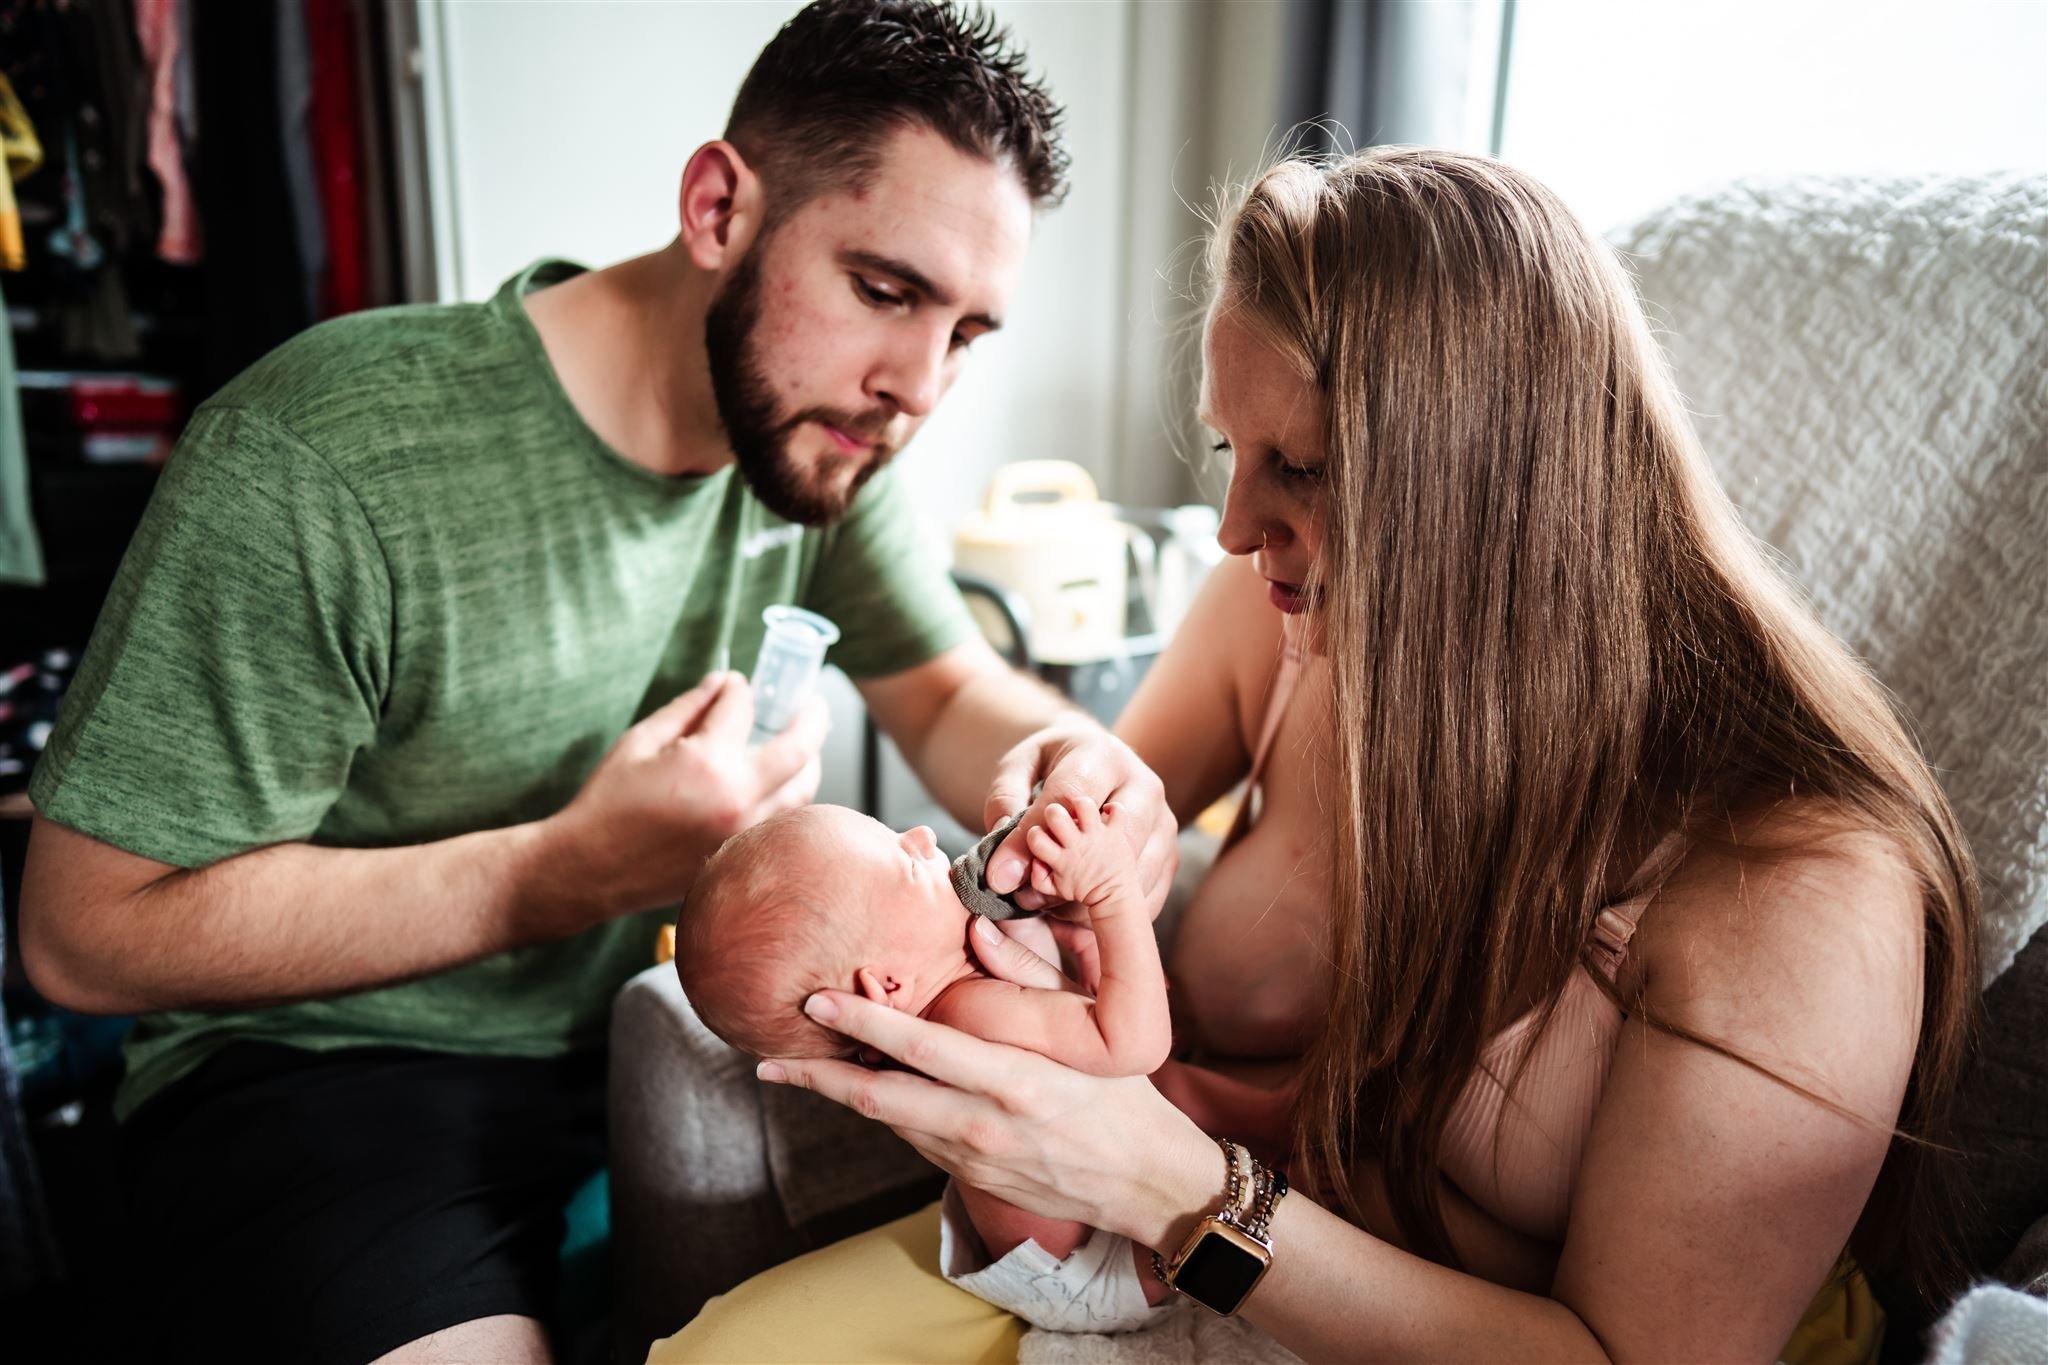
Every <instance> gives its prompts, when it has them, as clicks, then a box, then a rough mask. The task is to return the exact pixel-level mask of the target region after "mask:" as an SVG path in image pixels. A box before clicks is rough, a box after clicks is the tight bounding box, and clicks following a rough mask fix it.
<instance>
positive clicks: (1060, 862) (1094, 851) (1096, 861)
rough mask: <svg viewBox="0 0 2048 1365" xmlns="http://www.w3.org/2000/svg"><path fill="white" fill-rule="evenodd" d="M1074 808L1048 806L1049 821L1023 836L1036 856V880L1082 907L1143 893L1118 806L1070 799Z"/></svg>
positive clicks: (1043, 888)
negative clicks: (1121, 823)
mask: <svg viewBox="0 0 2048 1365" xmlns="http://www.w3.org/2000/svg"><path fill="white" fill-rule="evenodd" d="M1071 804H1072V806H1073V810H1072V812H1071V813H1069V811H1068V809H1067V805H1065V804H1061V803H1058V802H1055V803H1053V804H1052V805H1049V806H1047V807H1046V808H1045V823H1044V824H1042V825H1039V826H1037V827H1035V828H1033V829H1031V830H1030V831H1028V832H1027V833H1026V834H1025V836H1024V841H1025V843H1026V844H1027V845H1028V846H1029V847H1030V849H1031V856H1032V857H1033V858H1035V859H1037V862H1036V863H1034V864H1033V866H1032V869H1031V884H1032V886H1034V887H1035V888H1037V890H1038V891H1039V892H1041V893H1042V894H1044V895H1048V896H1057V897H1059V898H1060V899H1061V900H1066V901H1072V902H1074V903H1076V904H1078V905H1086V906H1090V907H1096V906H1100V905H1102V904H1104V903H1105V902H1107V901H1110V900H1115V899H1118V898H1128V899H1135V898H1136V897H1137V894H1138V879H1137V873H1138V864H1137V859H1136V857H1135V855H1133V854H1132V852H1131V847H1130V844H1129V843H1128V842H1127V841H1126V840H1125V838H1124V836H1123V833H1122V832H1121V830H1120V829H1119V828H1118V825H1117V820H1118V814H1117V808H1116V807H1115V806H1113V805H1110V806H1104V807H1102V808H1101V809H1100V810H1097V809H1096V807H1095V803H1094V802H1093V801H1090V800H1089V799H1088V798H1087V797H1085V796H1083V797H1074V798H1072V799H1071Z"/></svg>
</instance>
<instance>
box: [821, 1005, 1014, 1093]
mask: <svg viewBox="0 0 2048 1365" xmlns="http://www.w3.org/2000/svg"><path fill="white" fill-rule="evenodd" d="M804 1013H805V1014H808V1015H810V1016H811V1018H813V1019H815V1020H817V1021H818V1022H819V1023H821V1024H823V1025H824V1026H825V1027H826V1028H829V1029H833V1030H835V1031H837V1032H839V1033H843V1034H845V1035H846V1036H847V1037H849V1038H851V1039H853V1040H854V1041H855V1042H857V1043H866V1044H868V1045H869V1046H870V1047H875V1048H879V1049H880V1050H881V1051H882V1053H883V1054H884V1055H886V1056H889V1057H893V1058H895V1059H896V1060H897V1061H899V1062H901V1063H902V1064H903V1065H905V1066H907V1067H909V1068H911V1069H912V1070H913V1071H921V1072H923V1073H924V1074H925V1075H927V1076H930V1077H931V1078H932V1079H933V1080H936V1081H944V1082H946V1083H947V1084H948V1085H955V1086H958V1087H960V1088H961V1089H962V1090H967V1091H972V1092H974V1093H976V1094H980V1093H983V1092H987V1091H990V1090H992V1089H994V1088H996V1087H998V1086H1000V1085H1001V1083H1002V1080H1003V1077H1005V1076H1006V1075H1008V1074H1009V1073H1010V1072H1012V1071H1014V1070H1015V1069H1016V1059H1017V1058H1018V1057H1020V1056H1030V1055H1031V1054H1029V1053H1021V1052H1019V1051H1018V1050H1017V1049H1016V1048H1010V1047H999V1046H997V1045H996V1044H994V1043H986V1042H983V1041H982V1040H981V1039H979V1038H976V1037H974V1036H973V1035H972V1034H968V1033H962V1032H961V1031H960V1030H959V1029H954V1028H947V1027H946V1026H945V1025H944V1024H934V1023H932V1022H931V1021H929V1020H926V1019H920V1018H918V1017H917V1016H916V1015H914V1014H905V1013H904V1012H903V1011H901V1010H893V1009H890V1008H889V1007H888V1006H886V1005H877V1004H875V1003H874V1002H873V1001H871V1000H863V999H861V997H859V996H857V995H849V994H848V993H847V992H845V991H819V992H817V993H816V994H815V995H813V996H812V997H811V998H810V999H808V1000H806V1001H805V1002H804ZM784 1065H786V1066H789V1067H792V1068H794V1067H796V1066H798V1065H800V1063H794V1062H791V1063H785V1064H784ZM791 1074H794V1071H792V1073H791ZM833 1098H835V1099H837V1098H838V1096H836V1095H835V1096H833ZM840 1103H842V1104H845V1103H847V1101H845V1100H840ZM883 1122H885V1123H896V1122H898V1120H897V1119H894V1118H884V1119H883Z"/></svg>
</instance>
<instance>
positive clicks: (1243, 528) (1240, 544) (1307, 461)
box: [1201, 310, 1324, 614]
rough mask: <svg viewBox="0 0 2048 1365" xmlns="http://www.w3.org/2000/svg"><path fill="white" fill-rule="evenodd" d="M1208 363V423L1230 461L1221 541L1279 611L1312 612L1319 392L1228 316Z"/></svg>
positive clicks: (1318, 541) (1210, 336)
mask: <svg viewBox="0 0 2048 1365" xmlns="http://www.w3.org/2000/svg"><path fill="white" fill-rule="evenodd" d="M1202 360H1203V373H1204V376H1205V378H1204V383H1203V393H1202V414H1201V416H1202V421H1203V422H1204V423H1206V424H1207V425H1208V426H1209V427H1210V428H1211V429H1212V430H1214V431H1215V432H1216V434H1217V435H1218V436H1220V437H1221V438H1222V440H1221V442H1220V443H1219V444H1218V446H1217V449H1218V450H1228V451H1229V452H1230V457H1231V467H1230V496H1229V497H1228V498H1227V499H1226V500H1225V501H1224V504H1223V526H1222V529H1221V530H1219V531H1218V532H1217V533H1216V539H1217V542H1218V543H1219V544H1221V545H1222V546H1223V548H1224V549H1225V550H1227V551H1229V552H1230V553H1231V554H1234V555H1250V556H1251V557H1252V567H1253V568H1254V569H1256V570H1257V571H1258V573H1259V576H1260V577H1262V578H1264V579H1265V580H1266V584H1267V595H1268V596H1269V597H1270V598H1271V599H1272V602H1273V605H1274V606H1276V607H1278V608H1279V609H1280V610H1281V611H1284V612H1288V613H1290V614H1292V613H1296V612H1304V611H1307V610H1308V609H1309V608H1310V607H1312V606H1313V605H1314V602H1313V601H1312V600H1311V598H1310V596H1309V594H1308V593H1307V592H1306V591H1305V590H1304V589H1303V586H1302V585H1303V584H1304V583H1306V582H1307V581H1308V578H1309V573H1310V570H1311V569H1312V568H1313V567H1314V565H1315V562H1316V555H1317V554H1318V552H1319V551H1320V550H1321V548H1322V507H1323V460H1324V451H1323V400H1322V394H1321V393H1320V392H1319V391H1318V390H1317V389H1316V387H1315V385H1313V384H1311V383H1309V382H1307V381H1306V380H1304V379H1302V378H1301V377H1300V376H1299V375H1297V374H1296V373H1295V372H1294V368H1293V366H1291V365H1289V364H1288V363H1287V360H1286V358H1285V357H1284V356H1282V355H1281V353H1280V352H1279V351H1277V350H1275V349H1274V348H1273V346H1272V345H1271V344H1269V343H1268V342H1267V341H1266V340H1265V339H1264V338H1263V337H1261V336H1260V335H1259V334H1258V333H1257V332H1256V331H1254V330H1252V329H1251V328H1249V327H1247V326H1245V325H1244V324H1243V323H1241V322H1239V321H1237V320H1236V318H1235V317H1234V316H1233V315H1232V314H1231V313H1230V312H1229V311H1227V310H1219V311H1218V312H1217V314H1216V315H1215V316H1214V317H1213V318H1212V319H1211V320H1210V323H1209V330H1208V332H1207V334H1206V335H1205V336H1204V337H1203V338H1202Z"/></svg>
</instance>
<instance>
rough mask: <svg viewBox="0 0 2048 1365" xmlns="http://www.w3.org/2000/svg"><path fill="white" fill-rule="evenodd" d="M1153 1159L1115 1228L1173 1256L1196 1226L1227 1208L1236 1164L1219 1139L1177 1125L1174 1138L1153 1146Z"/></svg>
mask: <svg viewBox="0 0 2048 1365" xmlns="http://www.w3.org/2000/svg"><path fill="white" fill-rule="evenodd" d="M1150 1151H1151V1153H1152V1154H1153V1157H1152V1160H1151V1161H1149V1162H1148V1163H1147V1169H1146V1171H1145V1172H1144V1173H1143V1176H1142V1178H1141V1179H1140V1181H1139V1182H1138V1184H1137V1186H1136V1188H1135V1189H1134V1190H1133V1191H1132V1193H1131V1199H1130V1207H1129V1208H1128V1209H1127V1210H1125V1211H1123V1213H1122V1215H1121V1216H1120V1217H1119V1219H1118V1222H1119V1223H1120V1224H1121V1226H1118V1227H1115V1228H1113V1229H1112V1230H1113V1231H1116V1232H1119V1233H1121V1234H1122V1235H1123V1236H1125V1237H1128V1238H1130V1239H1131V1240H1132V1241H1133V1242H1135V1243H1137V1244H1138V1245H1139V1246H1143V1247H1151V1248H1152V1249H1153V1250H1155V1251H1162V1252H1165V1253H1167V1254H1169V1255H1170V1254H1172V1253H1173V1252H1174V1251H1176V1250H1178V1249H1179V1247H1180V1245H1181V1243H1183V1242H1185V1241H1186V1240H1187V1239H1188V1237H1189V1235H1190V1234H1191V1233H1193V1232H1194V1230H1195V1225H1196V1224H1197V1223H1199V1222H1201V1221H1202V1220H1203V1219H1204V1218H1206V1217H1208V1216H1209V1215H1210V1214H1212V1213H1215V1212H1216V1211H1217V1210H1218V1209H1220V1208H1222V1207H1223V1202H1224V1198H1225V1196H1226V1194H1227V1192H1228V1190H1229V1188H1230V1163H1229V1160H1228V1159H1227V1158H1226V1157H1225V1156H1224V1154H1223V1149H1222V1148H1221V1147H1220V1146H1218V1145H1217V1143H1216V1140H1215V1139H1214V1138H1212V1137H1209V1136H1208V1135H1206V1134H1205V1133H1203V1132H1202V1130H1201V1129H1199V1128H1197V1127H1196V1126H1195V1125H1194V1124H1193V1123H1189V1122H1183V1123H1179V1124H1176V1125H1174V1132H1173V1136H1172V1138H1171V1139H1170V1140H1167V1141H1162V1142H1159V1143H1157V1144H1153V1145H1150Z"/></svg>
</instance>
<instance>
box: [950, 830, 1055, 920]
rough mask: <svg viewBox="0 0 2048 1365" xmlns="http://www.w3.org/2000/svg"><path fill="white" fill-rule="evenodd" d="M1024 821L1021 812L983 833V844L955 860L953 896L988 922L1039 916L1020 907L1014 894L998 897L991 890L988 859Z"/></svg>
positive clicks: (977, 845)
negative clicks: (1018, 823) (984, 917)
mask: <svg viewBox="0 0 2048 1365" xmlns="http://www.w3.org/2000/svg"><path fill="white" fill-rule="evenodd" d="M1023 818H1024V812H1023V811H1021V810H1020V811H1018V812H1017V813H1016V814H1015V815H1013V816H1011V817H1010V818H1009V819H1007V820H1005V821H1003V822H1002V823H1001V824H1000V825H997V826H996V827H995V828H994V829H992V830H990V831H989V832H988V833H987V834H984V835H983V836H982V838H981V842H980V843H978V844H976V845H975V846H974V847H973V848H971V849H969V850H968V851H967V852H965V853H963V854H961V855H960V856H959V857H957V858H955V859H954V860H953V894H954V895H956V896H958V897H959V898H960V903H961V904H962V905H964V906H966V907H967V908H968V909H969V910H972V911H973V912H974V913H975V914H977V915H983V916H986V917H987V918H989V919H1024V918H1027V917H1029V916H1032V915H1035V914H1037V913H1038V911H1036V910H1026V909H1024V908H1023V907H1022V906H1020V905H1018V904H1017V902H1016V900H1015V898H1014V893H1012V895H1010V896H998V895H997V894H996V893H995V892H993V891H991V890H989V889H988V860H989V859H990V858H992V857H994V856H995V851H996V849H997V848H998V847H1000V846H1001V845H1002V842H1003V840H1004V838H1005V837H1006V836H1008V834H1009V833H1010V831H1011V830H1013V829H1015V828H1017V822H1018V821H1019V820H1021V819H1023Z"/></svg>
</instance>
